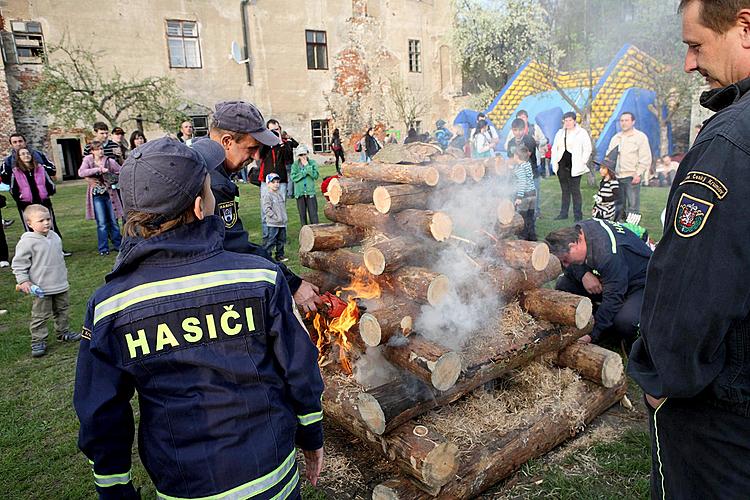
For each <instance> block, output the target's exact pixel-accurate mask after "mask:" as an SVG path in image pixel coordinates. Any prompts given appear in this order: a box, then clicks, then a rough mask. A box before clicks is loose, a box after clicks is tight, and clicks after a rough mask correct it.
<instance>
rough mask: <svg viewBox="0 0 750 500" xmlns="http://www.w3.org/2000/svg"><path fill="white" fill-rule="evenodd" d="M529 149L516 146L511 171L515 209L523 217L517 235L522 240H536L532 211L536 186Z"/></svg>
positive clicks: (523, 146)
mask: <svg viewBox="0 0 750 500" xmlns="http://www.w3.org/2000/svg"><path fill="white" fill-rule="evenodd" d="M530 157H531V151H530V150H529V148H527V147H526V146H525V145H524V144H520V145H517V146H516V149H515V156H514V161H513V173H514V174H515V176H516V201H515V204H516V210H518V213H520V214H521V217H523V231H521V233H520V234H519V235H518V237H519V238H521V239H522V240H528V241H536V225H535V216H534V211H535V209H536V188H535V187H534V172H533V170H532V168H531V163H530V162H529V158H530Z"/></svg>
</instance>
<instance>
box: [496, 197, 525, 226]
mask: <svg viewBox="0 0 750 500" xmlns="http://www.w3.org/2000/svg"><path fill="white" fill-rule="evenodd" d="M516 215H517V214H516V206H515V205H514V204H513V202H512V201H510V200H508V199H502V200H500V201H499V202H498V203H497V220H498V222H499V223H500V224H510V223H511V222H513V217H515V216H516ZM522 220H523V219H522Z"/></svg>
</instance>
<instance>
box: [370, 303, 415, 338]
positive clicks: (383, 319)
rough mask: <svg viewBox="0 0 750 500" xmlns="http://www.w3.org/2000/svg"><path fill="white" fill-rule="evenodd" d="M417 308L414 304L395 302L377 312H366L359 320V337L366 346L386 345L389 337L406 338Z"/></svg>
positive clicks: (409, 332)
mask: <svg viewBox="0 0 750 500" xmlns="http://www.w3.org/2000/svg"><path fill="white" fill-rule="evenodd" d="M418 315H419V306H418V305H417V304H415V303H414V302H395V301H394V303H393V304H389V305H388V307H385V308H382V309H378V310H374V311H371V310H368V311H367V312H366V313H364V314H362V315H361V316H360V318H359V335H360V336H361V337H362V340H363V341H364V342H365V344H367V345H368V346H372V347H375V346H379V345H381V344H386V343H388V341H389V340H390V339H391V337H394V336H398V335H403V336H404V337H407V336H409V335H410V334H411V332H412V329H413V328H414V320H415V319H416V318H417V316H418Z"/></svg>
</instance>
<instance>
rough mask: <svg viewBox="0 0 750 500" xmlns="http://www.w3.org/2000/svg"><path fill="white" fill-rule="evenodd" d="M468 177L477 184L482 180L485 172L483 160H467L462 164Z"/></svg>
mask: <svg viewBox="0 0 750 500" xmlns="http://www.w3.org/2000/svg"><path fill="white" fill-rule="evenodd" d="M463 165H464V168H465V169H466V175H468V176H469V177H470V178H471V179H472V180H473V181H474V182H479V181H481V180H482V179H483V178H484V174H485V172H486V167H485V162H484V160H468V161H465V162H464V163H463Z"/></svg>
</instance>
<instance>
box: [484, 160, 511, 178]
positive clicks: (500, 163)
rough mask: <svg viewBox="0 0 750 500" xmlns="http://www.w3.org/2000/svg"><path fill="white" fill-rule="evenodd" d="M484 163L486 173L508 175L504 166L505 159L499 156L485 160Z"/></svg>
mask: <svg viewBox="0 0 750 500" xmlns="http://www.w3.org/2000/svg"><path fill="white" fill-rule="evenodd" d="M485 162H486V163H485V165H486V167H487V172H489V173H491V174H492V175H496V176H501V175H506V174H507V173H508V168H507V167H506V164H505V158H504V157H502V156H500V155H496V156H493V157H492V158H487V159H486V160H485Z"/></svg>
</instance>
